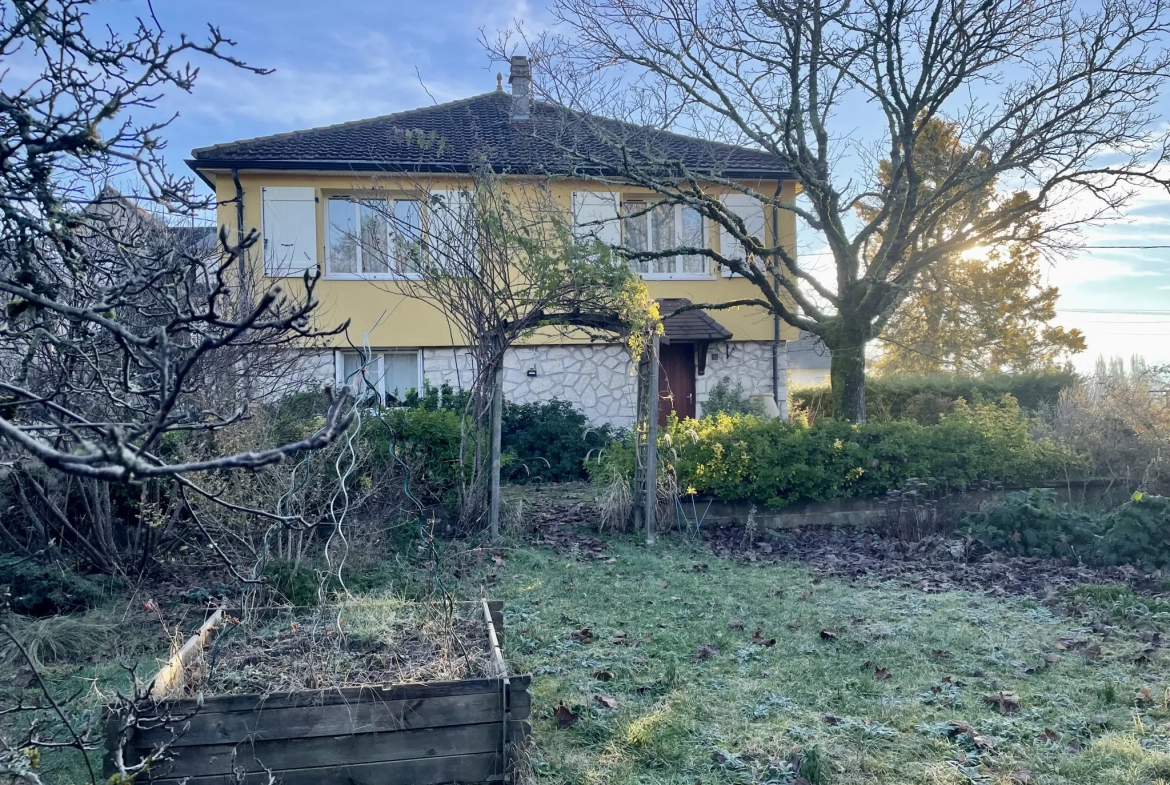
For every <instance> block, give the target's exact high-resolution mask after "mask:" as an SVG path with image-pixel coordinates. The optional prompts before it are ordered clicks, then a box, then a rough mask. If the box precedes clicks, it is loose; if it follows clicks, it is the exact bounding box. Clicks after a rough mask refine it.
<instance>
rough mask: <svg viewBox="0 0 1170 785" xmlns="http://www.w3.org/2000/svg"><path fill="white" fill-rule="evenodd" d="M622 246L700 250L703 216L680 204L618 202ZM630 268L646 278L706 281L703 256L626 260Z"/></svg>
mask: <svg viewBox="0 0 1170 785" xmlns="http://www.w3.org/2000/svg"><path fill="white" fill-rule="evenodd" d="M622 212H623V216H624V217H623V218H622V235H623V237H622V244H623V245H624V246H625V247H626V248H629V249H630V250H631V251H639V252H653V251H669V250H672V249H674V248H704V247H705V246H706V236H705V234H706V233H705V232H704V231H703V223H704V221H703V216H702V215H700V214H699V212H698V211H697V210H694V209H692V208H690V207H686V206H684V205H681V204H654V203H652V202H641V201H634V200H631V199H627V200H626V201H625V202H623V203H622ZM630 267H631V269H633V270H634V271H635V272H638V273H641V274H642V276H643V277H646V278H706V277H709V276H710V265H709V264H708V260H707V257H705V256H702V255H700V254H676V255H672V256H662V257H658V258H656V259H630Z"/></svg>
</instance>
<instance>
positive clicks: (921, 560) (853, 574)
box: [703, 526, 1162, 600]
mask: <svg viewBox="0 0 1170 785" xmlns="http://www.w3.org/2000/svg"><path fill="white" fill-rule="evenodd" d="M703 539H704V540H705V541H706V544H707V546H708V547H709V548H711V550H712V551H713V552H714V553H715V554H716V555H718V556H719V557H721V558H725V559H732V560H734V561H738V562H749V563H752V562H754V563H772V562H777V561H789V560H792V561H799V562H803V563H805V564H808V565H809V566H810V567H812V569H813V570H814V571H815V572H817V573H819V574H821V575H824V576H827V577H833V578H840V579H845V580H849V581H852V582H856V583H881V582H887V581H893V582H895V583H897V584H898V585H901V586H905V587H908V588H914V589H919V590H921V591H926V592H941V591H951V590H955V589H963V590H968V591H980V592H986V593H988V594H992V595H1007V594H1014V595H1030V596H1034V597H1038V598H1040V599H1042V600H1044V599H1050V598H1052V597H1054V596H1055V595H1057V594H1058V593H1059V592H1060V591H1061V590H1062V589H1065V588H1070V587H1073V586H1077V585H1081V584H1086V583H1125V584H1128V585H1130V586H1132V587H1133V588H1134V589H1135V590H1136V591H1140V592H1144V593H1158V592H1160V591H1161V590H1162V586H1161V584H1162V575H1161V574H1160V573H1159V572H1156V571H1155V572H1148V571H1144V570H1140V569H1138V568H1136V567H1102V568H1094V567H1085V566H1081V565H1075V564H1068V563H1067V562H1064V561H1062V560H1060V559H1039V558H1033V557H1026V556H1011V555H1008V554H1005V553H1002V552H999V551H992V550H989V549H987V548H986V547H984V546H983V545H982V544H981V543H979V542H977V541H974V540H971V539H969V538H968V539H955V538H948V537H941V536H931V537H926V538H924V539H922V540H919V541H918V542H902V541H900V540H897V539H893V538H886V537H882V536H880V535H877V534H874V533H873V532H870V531H865V530H861V529H855V528H838V529H835V528H827V527H819V526H817V527H813V526H809V527H800V528H795V529H785V530H780V531H773V532H768V533H767V534H764V535H757V536H756V537H755V538H754V541H751V540H750V539H749V538H748V536H747V534H746V532H745V531H744V530H743V529H742V528H741V527H730V526H729V527H722V528H712V529H708V530H706V531H704V532H703Z"/></svg>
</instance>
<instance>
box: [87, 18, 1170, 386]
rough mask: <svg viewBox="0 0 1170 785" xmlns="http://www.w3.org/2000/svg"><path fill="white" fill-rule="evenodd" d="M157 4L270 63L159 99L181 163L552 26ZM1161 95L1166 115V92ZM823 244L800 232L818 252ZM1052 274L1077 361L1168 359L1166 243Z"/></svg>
mask: <svg viewBox="0 0 1170 785" xmlns="http://www.w3.org/2000/svg"><path fill="white" fill-rule="evenodd" d="M154 10H155V11H156V13H157V16H158V18H159V20H160V21H161V23H162V25H163V27H164V29H166V30H167V31H168V32H169V33H179V32H187V33H189V34H193V35H199V34H201V33H202V31H204V30H205V29H206V27H205V25H206V23H207V22H208V21H214V22H215V23H216V24H217V25H218V26H219V27H220V28H221V30H222V31H223V32H224V34H226V35H227V36H228V37H229V38H232V39H233V40H235V41H236V42H237V46H236V48H235V52H234V53H235V54H236V55H237V56H238V57H240V58H242V59H244V60H246V61H247V62H248V63H249V64H251V65H256V66H263V67H266V68H271V69H274V72H273V73H272V74H270V75H268V76H258V75H253V74H249V73H246V72H242V71H239V70H237V69H234V68H231V67H229V66H226V65H224V64H220V63H215V62H211V61H206V60H205V61H203V62H202V64H201V65H202V69H201V73H200V77H199V80H198V82H197V84H196V88H195V92H194V93H193V94H191V95H185V94H179V95H168V96H166V97H165V98H164V99H163V100H162V101H160V102H159V106H158V109H159V111H165V112H168V113H169V112H176V113H178V117H177V118H176V119H175V121H174V122H173V124H172V125H171V126H170V128H169V129H167V131H166V134H165V136H166V138H167V140H168V147H167V158H168V161H169V163H170V165H171V166H172V167H173V168H175V169H180V168H185V167H184V164H183V161H184V160H185V159H186V158H188V157H190V151H191V149H192V148H195V147H202V146H206V145H211V144H217V143H221V142H228V141H233V140H236V139H245V138H250V137H254V136H261V135H265V134H272V133H280V132H283V131H291V130H297V129H302V128H310V127H314V126H320V125H328V124H331V123H338V122H344V121H348V120H357V119H361V118H364V117H373V116H376V115H381V114H387V113H391V112H396V111H402V110H406V109H413V108H417V107H421V106H427V105H429V104H432V103H436V102H437V103H442V102H444V101H449V100H454V99H457V98H463V97H466V96H469V95H475V94H478V93H484V92H488V91H490V90H492V89H494V88H495V84H496V73H497V72H499V71H504V72H506V70H507V66H506V64H505V63H501V62H492V61H491V59H490V58H489V56H488V55H487V53H486V51H485V49H484V47H483V46H482V45H481V43H480V40H481V37H482V36H484V35H487V36H488V37H489V38H494V37H495V34H496V32H497V31H499V30H501V29H506V28H508V27H510V26H512V24H513V23H514V22H515V21H516V20H523V21H524V22H525V26H526V27H527V28H528V29H530V30H539V29H543V28H547V27H548V26H549V25H550V24H551V17H550V15H549V12H548V10H547V8H546V7H545V6H544V5H543V4H542V3H541V2H540V0H533V2H531V3H529V2H526V0H479V1H478V2H476V1H474V0H425V1H424V2H419V0H412V1H411V2H406V1H405V0H388V1H384V2H380V1H378V0H331V1H330V2H328V3H322V2H320V0H313V1H312V2H310V0H247V2H240V0H200V2H198V3H196V2H190V1H189V0H154ZM146 12H147V2H146V0H106V2H105V3H103V4H100V5H99V6H97V10H96V11H95V17H96V18H97V19H98V20H99V21H102V22H109V23H110V24H111V25H112V26H113V27H114V28H115V29H125V26H126V25H127V24H128V23H130V22H132V20H133V18H134V17H136V16H140V15H143V14H144V13H146ZM505 75H506V74H505ZM1162 105H1163V106H1164V107H1166V110H1167V111H1166V115H1167V122H1170V96H1163V101H1162ZM1084 240H1085V244H1086V245H1087V246H1118V245H1123V246H1135V245H1165V246H1170V196H1167V195H1166V194H1165V193H1156V192H1144V193H1141V194H1139V195H1138V197H1137V198H1136V199H1135V200H1134V202H1133V203H1132V205H1131V207H1130V209H1129V210H1128V211H1127V213H1126V215H1125V216H1124V218H1122V219H1121V220H1118V221H1114V222H1111V223H1108V224H1105V225H1102V226H1098V227H1091V228H1089V229H1088V230H1087V231H1086V232H1085V235H1084ZM820 245H821V243H819V242H817V241H816V239H815V238H811V237H810V238H801V242H800V246H801V249H802V250H805V251H808V252H810V253H816V252H817V251H818V250H820V249H819V248H818V246H820ZM1045 276H1046V278H1047V281H1048V283H1049V284H1051V285H1055V286H1058V287H1059V288H1060V291H1061V298H1060V302H1059V305H1058V308H1059V309H1060V312H1059V314H1058V321H1059V322H1060V323H1062V324H1064V325H1066V326H1069V327H1077V328H1080V329H1081V330H1082V331H1084V332H1085V334H1086V336H1087V339H1088V344H1089V348H1088V350H1087V351H1086V352H1084V353H1082V354H1081V355H1079V356H1078V357H1077V358H1075V363H1076V365H1077V366H1078V367H1079V368H1082V369H1088V368H1091V367H1092V364H1093V362H1094V361H1095V360H1096V358H1097V356H1098V354H1104V355H1106V356H1110V355H1117V354H1120V355H1122V356H1125V357H1127V358H1128V357H1129V356H1130V355H1132V354H1135V353H1136V354H1142V355H1144V357H1145V358H1146V360H1147V361H1149V362H1152V363H1170V248H1162V249H1148V250H1118V249H1108V248H1087V249H1086V250H1083V251H1081V252H1079V253H1078V254H1076V255H1075V256H1073V257H1072V258H1067V259H1060V260H1058V261H1056V262H1054V263H1052V264H1051V265H1048V266H1047V267H1046V270H1045Z"/></svg>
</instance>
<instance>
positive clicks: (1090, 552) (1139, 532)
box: [964, 489, 1170, 569]
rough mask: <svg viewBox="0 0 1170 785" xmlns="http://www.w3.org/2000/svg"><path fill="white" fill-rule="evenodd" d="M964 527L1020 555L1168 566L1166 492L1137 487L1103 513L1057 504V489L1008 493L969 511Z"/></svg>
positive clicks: (994, 545)
mask: <svg viewBox="0 0 1170 785" xmlns="http://www.w3.org/2000/svg"><path fill="white" fill-rule="evenodd" d="M964 524H965V526H966V530H967V532H968V533H970V534H971V535H972V536H974V537H976V538H978V539H979V540H980V541H982V542H983V543H984V544H985V545H987V546H988V547H992V548H997V549H1000V550H1006V551H1009V552H1011V553H1015V554H1018V555H1023V556H1043V557H1049V558H1051V557H1060V558H1064V559H1068V560H1070V561H1081V562H1085V563H1086V564H1094V565H1120V564H1142V565H1144V566H1146V567H1149V568H1152V569H1166V568H1168V567H1170V498H1167V497H1165V496H1154V495H1151V494H1141V493H1135V494H1134V495H1133V499H1132V500H1131V501H1129V502H1127V503H1125V504H1123V505H1121V507H1119V508H1118V509H1116V510H1114V511H1112V512H1110V513H1106V514H1100V513H1096V514H1094V513H1089V512H1086V511H1084V510H1076V509H1072V508H1069V507H1063V506H1060V505H1058V504H1057V501H1056V492H1055V491H1053V490H1050V489H1033V490H1031V491H1019V492H1016V493H1009V494H1008V496H1007V498H1006V499H1005V500H1004V502H1003V503H1002V504H997V505H994V506H992V507H988V508H986V509H984V510H981V511H980V512H978V513H974V514H972V515H969V516H967V518H966V519H965V520H964Z"/></svg>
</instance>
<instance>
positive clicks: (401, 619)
mask: <svg viewBox="0 0 1170 785" xmlns="http://www.w3.org/2000/svg"><path fill="white" fill-rule="evenodd" d="M490 671H491V657H490V651H489V649H488V642H487V635H486V631H485V628H484V622H483V615H482V610H481V609H480V606H479V605H478V604H461V605H457V606H456V608H455V612H454V614H453V616H450V617H448V615H447V613H446V611H445V609H444V608H443V607H442V606H441V605H439V604H418V603H408V602H403V601H399V600H371V599H361V600H356V601H352V602H346V603H344V604H342V605H333V606H324V607H321V608H313V609H278V610H276V611H270V612H252V613H249V614H246V615H245V616H244V618H242V619H236V618H231V619H230V620H228V621H227V622H226V623H224V624H223V625H221V626H220V628H219V631H218V634H217V635H216V637H215V638H213V639H212V640H209V641H208V643H207V645H206V646H205V647H204V649H203V651H202V653H201V654H200V656H199V657H198V658H196V660H195V661H194V662H193V663H192V665H191V667H190V670H189V671H188V676H187V678H186V680H185V686H184V687H183V695H186V696H188V697H191V696H195V695H197V694H203V695H232V694H235V695H243V694H268V693H274V692H296V691H315V690H331V689H340V688H343V687H357V686H363V685H371V684H372V685H386V684H396V683H402V682H420V681H449V680H456V679H466V678H479V677H485V676H488V675H490Z"/></svg>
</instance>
